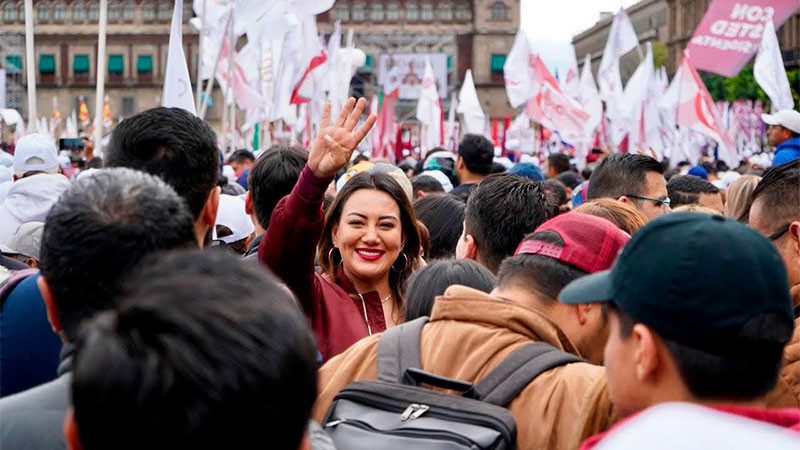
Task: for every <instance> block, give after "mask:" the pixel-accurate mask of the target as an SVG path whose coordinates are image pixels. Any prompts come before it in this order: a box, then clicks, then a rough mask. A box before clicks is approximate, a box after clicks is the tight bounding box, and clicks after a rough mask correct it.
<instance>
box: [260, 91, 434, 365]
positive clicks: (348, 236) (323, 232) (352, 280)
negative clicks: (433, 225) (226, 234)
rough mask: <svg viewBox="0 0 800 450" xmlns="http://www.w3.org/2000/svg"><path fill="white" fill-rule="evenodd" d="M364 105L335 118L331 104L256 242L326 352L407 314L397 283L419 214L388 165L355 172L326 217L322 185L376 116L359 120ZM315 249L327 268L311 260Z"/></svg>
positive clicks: (406, 268) (412, 253) (412, 254)
mask: <svg viewBox="0 0 800 450" xmlns="http://www.w3.org/2000/svg"><path fill="white" fill-rule="evenodd" d="M365 106H366V101H365V100H364V99H361V100H359V101H358V103H357V104H356V101H355V99H352V98H351V99H350V100H348V101H347V103H346V104H345V107H344V108H343V109H342V112H341V114H339V117H338V118H337V119H336V120H335V122H334V123H333V124H330V122H331V118H330V105H326V106H325V109H324V111H323V115H322V122H321V126H320V131H319V134H318V135H317V137H316V139H315V140H314V142H313V144H312V145H311V150H310V152H309V155H308V162H307V163H306V167H305V168H304V169H303V172H302V173H301V174H300V178H299V179H298V181H297V184H296V185H295V187H294V189H293V190H292V192H291V193H290V194H289V195H288V196H286V197H284V198H283V199H282V200H281V201H280V202H279V203H278V205H277V206H276V207H275V209H274V211H273V213H272V217H271V218H270V221H269V228H268V229H267V232H266V235H265V237H264V238H263V239H262V241H261V244H260V245H259V249H258V258H259V260H260V261H261V262H262V263H264V264H266V265H268V266H269V267H270V268H271V269H272V270H273V271H274V272H275V274H276V275H278V276H279V277H280V278H281V279H283V281H284V282H285V283H286V284H287V285H288V287H289V288H291V289H292V291H293V292H294V293H295V295H296V296H297V299H298V300H299V302H300V304H301V305H302V307H303V309H304V310H305V313H306V315H307V316H308V317H309V321H310V322H311V326H312V328H313V330H314V333H315V334H316V337H317V345H318V346H319V351H320V353H321V354H322V358H323V360H325V361H326V360H328V359H330V358H331V357H333V356H336V355H337V354H339V353H341V352H343V351H344V350H346V349H347V348H348V347H350V346H351V345H352V344H354V343H355V342H356V341H358V340H359V339H361V338H364V337H366V336H369V335H371V334H373V333H380V332H382V331H384V330H385V329H386V328H387V327H389V326H392V325H395V324H396V323H398V322H399V321H401V320H402V317H403V297H402V292H401V290H400V286H402V285H403V283H404V282H405V280H406V279H407V278H408V276H409V275H410V274H411V273H412V272H413V271H414V270H415V269H416V268H417V265H418V262H419V255H420V240H419V232H418V231H417V225H416V224H417V219H416V217H415V216H414V210H413V209H412V208H411V204H410V201H409V199H408V196H407V195H406V193H405V191H404V190H403V189H402V188H401V187H400V184H398V183H397V181H395V180H394V179H393V178H392V177H391V176H390V175H387V174H385V173H379V172H364V173H360V174H358V175H355V176H354V177H352V178H351V179H350V180H349V181H347V183H346V184H345V185H344V187H343V188H342V190H341V191H340V192H339V193H338V195H337V196H336V199H335V200H334V202H333V204H331V206H330V207H329V208H328V215H327V217H326V218H324V219H323V214H322V202H323V199H324V197H325V190H326V189H327V188H328V186H329V185H330V184H331V183H332V182H333V177H334V175H335V174H336V173H338V172H339V171H340V170H341V169H343V168H344V167H345V165H347V163H348V161H350V156H351V155H352V153H353V150H354V149H355V148H356V147H357V146H358V143H359V142H361V141H362V140H363V139H364V136H366V134H367V132H368V131H369V130H370V128H372V125H374V123H375V116H374V115H370V116H369V117H368V118H367V120H366V121H365V122H364V124H363V125H362V126H361V127H360V128H358V130H356V125H357V123H358V122H359V119H360V117H361V114H362V112H363V111H364V107H365ZM317 244H319V245H317ZM317 255H319V261H320V264H321V266H322V269H323V273H322V274H317V273H316V272H315V270H314V261H315V259H316V257H317Z"/></svg>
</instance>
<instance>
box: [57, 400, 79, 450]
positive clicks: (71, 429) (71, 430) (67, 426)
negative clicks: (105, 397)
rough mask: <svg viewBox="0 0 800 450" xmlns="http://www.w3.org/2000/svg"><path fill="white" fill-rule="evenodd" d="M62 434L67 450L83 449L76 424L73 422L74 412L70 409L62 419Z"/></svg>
mask: <svg viewBox="0 0 800 450" xmlns="http://www.w3.org/2000/svg"><path fill="white" fill-rule="evenodd" d="M62 432H63V433H64V441H65V442H66V444H67V450H82V449H83V446H82V445H81V439H80V435H79V433H78V424H77V423H76V422H75V410H73V409H72V407H70V408H69V409H68V410H67V415H66V416H65V417H64V426H63V429H62Z"/></svg>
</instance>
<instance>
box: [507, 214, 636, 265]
mask: <svg viewBox="0 0 800 450" xmlns="http://www.w3.org/2000/svg"><path fill="white" fill-rule="evenodd" d="M541 231H551V232H554V233H556V234H558V236H559V237H560V238H561V240H562V241H564V245H563V246H561V245H557V244H554V243H552V242H546V241H541V240H537V239H536V233H539V232H541ZM628 240H630V236H628V234H627V233H625V232H624V231H622V230H620V229H619V228H617V226H616V225H614V224H613V223H611V222H610V221H608V220H606V219H603V218H601V217H596V216H590V215H589V214H582V213H577V212H570V213H566V214H560V215H558V216H556V217H554V218H552V219H550V220H548V221H547V222H545V223H543V224H541V225H540V226H539V227H538V228H537V229H536V231H534V233H533V235H532V236H531V238H526V239H525V240H524V241H522V242H521V243H520V244H519V247H517V251H516V252H514V256H517V255H542V256H547V257H550V258H553V259H557V260H559V261H560V262H562V263H564V264H568V265H570V266H573V267H576V268H578V269H581V270H583V271H584V272H588V273H595V272H599V271H601V270H608V269H609V268H610V267H611V265H612V264H613V263H614V260H615V259H616V257H617V255H618V254H619V252H620V250H622V248H623V247H624V246H625V244H626V243H627V242H628Z"/></svg>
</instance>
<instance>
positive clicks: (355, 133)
mask: <svg viewBox="0 0 800 450" xmlns="http://www.w3.org/2000/svg"><path fill="white" fill-rule="evenodd" d="M366 105H367V101H366V100H364V99H363V98H361V99H359V100H358V102H356V99H355V98H353V97H350V98H349V99H348V100H347V102H346V103H345V104H344V107H343V108H342V111H341V112H340V113H339V117H337V118H336V122H335V123H333V124H331V123H330V121H331V104H330V103H326V104H325V107H324V108H323V110H322V121H321V122H320V129H319V133H318V134H317V137H316V138H315V139H314V143H313V144H311V151H310V152H309V154H308V168H309V169H311V172H313V173H314V176H316V177H317V178H331V177H333V176H334V175H336V173H337V172H338V171H340V170H341V169H342V168H344V166H346V165H347V163H348V161H350V155H352V154H353V151H354V150H355V149H356V147H358V144H359V143H360V142H361V141H362V140H363V139H364V137H366V135H367V133H369V130H370V129H372V126H373V125H375V120H376V119H377V118H376V117H375V114H370V116H369V117H367V120H366V121H365V122H364V124H363V125H361V127H360V128H359V129H358V130H355V128H356V125H358V119H359V118H360V117H361V113H362V112H364V108H365V107H366Z"/></svg>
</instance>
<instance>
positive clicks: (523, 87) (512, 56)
mask: <svg viewBox="0 0 800 450" xmlns="http://www.w3.org/2000/svg"><path fill="white" fill-rule="evenodd" d="M532 56H533V55H532V53H531V49H530V46H529V45H528V38H527V37H526V36H525V32H524V31H522V29H520V30H519V31H518V32H517V36H516V37H515V38H514V45H513V46H512V47H511V51H510V52H509V53H508V56H507V57H506V63H505V65H504V66H503V76H504V77H505V83H506V95H508V102H509V103H510V104H511V107H512V108H517V107H519V106H520V105H524V104H525V102H527V101H528V100H529V99H530V98H531V97H532V96H533V73H532V69H531V63H532Z"/></svg>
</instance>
